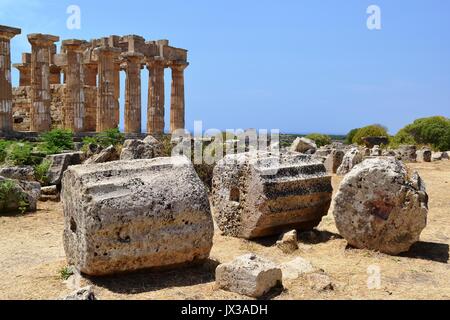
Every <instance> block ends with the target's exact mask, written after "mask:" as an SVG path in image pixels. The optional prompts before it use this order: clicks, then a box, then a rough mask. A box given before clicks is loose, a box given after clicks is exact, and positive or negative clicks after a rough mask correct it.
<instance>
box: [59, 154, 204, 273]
mask: <svg viewBox="0 0 450 320" xmlns="http://www.w3.org/2000/svg"><path fill="white" fill-rule="evenodd" d="M62 187H63V189H62V201H63V208H64V249H65V252H66V256H67V260H68V263H69V264H73V265H75V266H76V268H77V269H78V270H80V271H81V272H83V273H86V274H89V275H106V274H112V273H118V272H127V271H133V270H137V269H143V268H158V267H171V266H176V265H181V264H187V263H194V262H199V261H203V260H205V259H207V258H208V256H209V252H210V250H211V247H212V237H213V222H212V217H211V211H210V207H209V202H208V196H207V193H206V189H205V187H204V185H203V184H202V182H201V181H200V179H199V177H198V175H197V173H196V172H195V170H194V167H193V165H192V164H191V162H190V161H189V160H188V159H187V158H185V157H171V158H155V159H151V160H133V161H116V162H110V163H102V164H93V165H79V166H73V167H70V168H69V169H68V170H67V171H66V172H65V174H64V178H63V182H62Z"/></svg>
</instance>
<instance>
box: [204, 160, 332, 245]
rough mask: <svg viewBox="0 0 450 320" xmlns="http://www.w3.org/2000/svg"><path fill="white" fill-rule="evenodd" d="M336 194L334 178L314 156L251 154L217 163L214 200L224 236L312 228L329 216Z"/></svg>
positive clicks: (277, 232) (275, 232)
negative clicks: (333, 191) (333, 194)
mask: <svg viewBox="0 0 450 320" xmlns="http://www.w3.org/2000/svg"><path fill="white" fill-rule="evenodd" d="M331 193H332V187H331V176H329V175H328V174H327V173H326V171H325V167H324V165H323V164H322V163H321V162H320V161H318V160H317V159H314V158H313V157H312V156H309V155H304V154H300V153H286V154H281V155H273V154H270V153H267V152H259V153H257V152H248V153H240V154H237V155H229V156H226V157H225V158H224V159H223V160H221V161H219V162H218V164H217V165H216V167H215V168H214V174H213V183H212V199H211V200H212V206H213V212H214V217H215V220H216V222H217V225H218V226H219V228H220V230H221V231H222V232H223V233H224V234H226V235H230V236H235V237H240V238H246V239H251V238H257V237H262V236H267V235H272V234H279V233H282V232H285V231H289V230H292V229H298V230H309V229H312V228H313V227H315V226H316V225H318V224H319V223H320V221H321V219H322V216H323V215H326V214H327V211H328V208H329V206H330V202H331Z"/></svg>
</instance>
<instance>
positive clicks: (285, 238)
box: [276, 230, 298, 254]
mask: <svg viewBox="0 0 450 320" xmlns="http://www.w3.org/2000/svg"><path fill="white" fill-rule="evenodd" d="M276 245H277V247H278V248H279V249H280V250H281V251H283V252H284V253H287V254H290V253H292V252H294V251H295V250H297V249H298V243H297V230H292V231H289V232H286V233H284V234H283V235H282V236H281V237H280V240H278V241H277V243H276Z"/></svg>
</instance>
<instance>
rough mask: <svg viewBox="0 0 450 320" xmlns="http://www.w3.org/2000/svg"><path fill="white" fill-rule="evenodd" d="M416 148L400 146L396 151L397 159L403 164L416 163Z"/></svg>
mask: <svg viewBox="0 0 450 320" xmlns="http://www.w3.org/2000/svg"><path fill="white" fill-rule="evenodd" d="M416 152H417V148H416V146H414V145H402V146H400V148H398V149H397V150H396V153H397V159H398V160H402V161H403V162H416V159H417V153H416Z"/></svg>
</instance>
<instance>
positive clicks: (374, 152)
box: [370, 146, 382, 157]
mask: <svg viewBox="0 0 450 320" xmlns="http://www.w3.org/2000/svg"><path fill="white" fill-rule="evenodd" d="M381 153H382V150H381V149H380V146H374V147H373V148H372V149H371V150H370V156H371V157H379V156H381Z"/></svg>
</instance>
